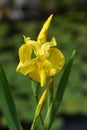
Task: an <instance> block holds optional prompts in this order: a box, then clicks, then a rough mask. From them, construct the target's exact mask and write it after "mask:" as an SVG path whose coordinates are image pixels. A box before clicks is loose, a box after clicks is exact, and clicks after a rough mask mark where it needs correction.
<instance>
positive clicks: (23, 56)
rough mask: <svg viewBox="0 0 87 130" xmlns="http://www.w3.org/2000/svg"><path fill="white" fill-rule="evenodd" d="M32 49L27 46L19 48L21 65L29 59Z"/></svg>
mask: <svg viewBox="0 0 87 130" xmlns="http://www.w3.org/2000/svg"><path fill="white" fill-rule="evenodd" d="M31 53H32V49H31V48H30V47H29V46H28V45H27V44H23V45H22V46H21V47H20V48H19V59H20V61H21V62H22V63H24V62H28V61H29V60H30V59H31Z"/></svg>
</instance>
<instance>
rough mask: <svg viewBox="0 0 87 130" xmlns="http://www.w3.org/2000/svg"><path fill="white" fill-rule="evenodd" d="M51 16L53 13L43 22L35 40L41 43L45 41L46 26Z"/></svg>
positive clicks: (48, 24)
mask: <svg viewBox="0 0 87 130" xmlns="http://www.w3.org/2000/svg"><path fill="white" fill-rule="evenodd" d="M52 16H53V15H50V16H49V17H48V19H47V21H46V22H45V23H44V25H43V27H42V29H41V31H40V33H39V35H38V38H37V41H40V42H41V43H43V42H45V41H46V38H47V31H48V28H49V26H50V23H51V20H52Z"/></svg>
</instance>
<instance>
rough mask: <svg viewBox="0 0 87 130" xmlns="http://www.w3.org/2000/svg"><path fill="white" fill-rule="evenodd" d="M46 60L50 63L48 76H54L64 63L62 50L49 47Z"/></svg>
mask: <svg viewBox="0 0 87 130" xmlns="http://www.w3.org/2000/svg"><path fill="white" fill-rule="evenodd" d="M48 60H49V61H50V63H51V65H52V67H51V69H50V71H49V76H54V75H55V74H56V73H58V72H59V71H60V70H61V69H62V68H63V65H64V63H65V58H64V56H63V54H62V52H61V51H60V50H59V49H57V48H50V50H49V57H48Z"/></svg>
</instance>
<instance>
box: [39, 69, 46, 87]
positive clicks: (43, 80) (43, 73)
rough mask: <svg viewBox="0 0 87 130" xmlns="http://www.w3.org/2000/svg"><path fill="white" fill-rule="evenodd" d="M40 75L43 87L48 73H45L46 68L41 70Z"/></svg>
mask: <svg viewBox="0 0 87 130" xmlns="http://www.w3.org/2000/svg"><path fill="white" fill-rule="evenodd" d="M39 75H40V83H41V87H43V86H44V85H45V84H46V74H45V70H44V69H41V70H39Z"/></svg>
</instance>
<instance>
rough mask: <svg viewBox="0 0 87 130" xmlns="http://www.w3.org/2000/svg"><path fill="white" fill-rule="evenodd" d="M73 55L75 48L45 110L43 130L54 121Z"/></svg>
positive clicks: (47, 129) (46, 129)
mask: <svg viewBox="0 0 87 130" xmlns="http://www.w3.org/2000/svg"><path fill="white" fill-rule="evenodd" d="M74 55H75V50H74V51H73V53H72V55H71V58H70V60H69V62H68V63H67V65H66V67H65V70H64V72H63V75H62V77H61V79H60V82H59V84H58V87H57V91H56V94H55V98H54V101H53V103H52V104H50V106H49V109H48V112H47V115H46V118H45V122H44V126H45V130H50V127H51V125H52V123H53V121H54V118H55V116H56V113H57V111H58V108H59V106H60V103H61V101H62V98H63V95H64V91H65V88H66V85H67V82H68V79H69V75H70V71H71V67H72V64H73V59H74Z"/></svg>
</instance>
